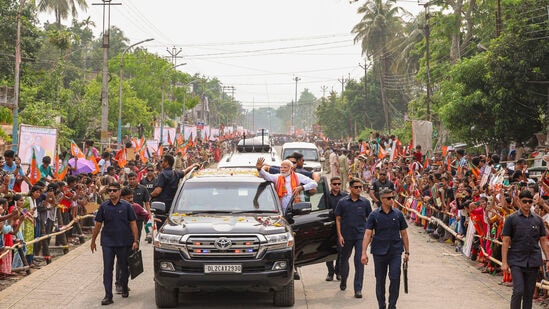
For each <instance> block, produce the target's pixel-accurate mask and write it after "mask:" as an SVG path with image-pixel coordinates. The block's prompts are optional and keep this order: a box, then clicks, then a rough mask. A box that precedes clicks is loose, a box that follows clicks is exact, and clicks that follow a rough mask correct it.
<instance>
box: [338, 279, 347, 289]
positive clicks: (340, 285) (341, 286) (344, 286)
mask: <svg viewBox="0 0 549 309" xmlns="http://www.w3.org/2000/svg"><path fill="white" fill-rule="evenodd" d="M346 288H347V283H345V282H343V281H341V283H340V284H339V289H340V290H342V291H345V289H346Z"/></svg>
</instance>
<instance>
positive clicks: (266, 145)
mask: <svg viewBox="0 0 549 309" xmlns="http://www.w3.org/2000/svg"><path fill="white" fill-rule="evenodd" d="M260 157H264V158H265V163H266V164H268V165H271V166H280V163H281V160H280V158H279V157H278V155H277V153H276V150H275V149H274V147H272V146H271V144H270V142H269V139H268V138H265V137H264V136H256V137H252V138H243V139H241V140H240V141H238V144H237V145H236V147H235V149H234V151H232V152H231V153H229V154H226V155H225V156H223V158H221V160H220V161H219V163H218V164H217V167H219V168H247V167H255V163H256V162H257V159H258V158H260Z"/></svg>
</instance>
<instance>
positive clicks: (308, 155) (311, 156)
mask: <svg viewBox="0 0 549 309" xmlns="http://www.w3.org/2000/svg"><path fill="white" fill-rule="evenodd" d="M294 152H299V153H301V154H303V158H304V159H305V161H318V151H317V150H316V149H296V148H293V149H292V148H286V149H284V153H283V154H282V157H283V158H286V157H287V156H289V155H291V154H292V153H294Z"/></svg>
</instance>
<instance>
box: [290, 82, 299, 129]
mask: <svg viewBox="0 0 549 309" xmlns="http://www.w3.org/2000/svg"><path fill="white" fill-rule="evenodd" d="M300 80H301V78H299V77H297V76H296V77H294V81H295V99H294V101H293V102H292V128H291V131H292V132H291V134H292V135H293V134H295V127H294V104H297V82H298V81H300Z"/></svg>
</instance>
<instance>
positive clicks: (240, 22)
mask: <svg viewBox="0 0 549 309" xmlns="http://www.w3.org/2000/svg"><path fill="white" fill-rule="evenodd" d="M93 2H94V3H101V1H100V0H95V1H93ZM114 2H119V3H122V5H118V6H112V8H111V25H115V26H117V27H119V28H121V29H122V31H124V34H125V36H126V37H128V38H129V39H130V40H131V44H133V43H136V42H138V41H141V40H144V39H147V38H154V41H152V42H148V43H145V44H143V45H142V46H143V47H146V48H147V49H148V50H149V51H150V52H153V53H156V54H158V55H160V56H169V53H168V52H167V50H166V49H170V50H172V48H173V47H175V51H176V52H177V51H179V50H180V49H181V52H180V53H179V56H180V57H182V58H178V59H177V63H183V62H186V63H187V65H184V66H181V67H179V68H178V69H179V70H181V71H184V72H187V73H189V74H191V75H194V74H195V73H199V74H202V75H204V76H206V77H210V78H213V77H217V78H218V79H219V80H220V81H221V82H222V83H223V85H224V86H233V87H235V92H234V94H235V98H236V100H237V101H240V102H241V103H242V104H243V105H244V107H245V108H247V109H251V108H252V106H255V107H256V108H258V107H267V106H272V107H275V108H276V107H278V106H280V105H283V104H286V103H289V102H291V101H292V100H293V99H294V96H295V89H296V88H295V87H296V83H295V81H294V77H296V76H297V77H299V78H300V80H299V81H298V83H297V91H298V97H299V94H300V93H301V91H303V89H304V88H307V89H309V91H310V92H312V93H313V94H314V95H315V96H316V97H317V98H320V97H321V96H322V88H321V87H322V86H326V87H327V89H328V91H330V90H332V89H333V90H335V91H337V92H338V93H339V92H340V91H341V83H340V81H338V79H339V80H341V79H343V78H345V79H347V78H348V77H349V76H350V77H351V78H352V79H359V78H360V77H361V76H362V75H363V74H364V70H363V69H362V68H360V67H359V63H361V64H364V58H363V56H362V55H361V49H360V47H359V46H358V45H354V44H353V38H354V35H353V34H351V29H352V28H353V26H354V25H355V24H357V23H358V21H359V20H360V16H359V15H358V14H357V13H356V11H357V9H358V7H359V6H360V5H361V3H364V1H359V2H356V3H352V4H350V3H349V0H276V1H265V0H154V1H152V0H130V1H125V0H118V1H117V0H113V3H114ZM91 3H92V1H88V4H89V8H88V10H87V11H86V12H82V13H80V14H79V16H78V19H79V20H82V19H84V18H86V17H87V16H91V18H92V20H93V21H94V22H95V23H96V28H97V30H98V33H99V32H100V31H101V28H102V20H103V19H102V13H103V9H102V6H98V5H91ZM398 3H399V5H400V6H402V7H404V8H406V9H407V10H409V11H411V12H413V13H417V12H418V11H419V10H420V7H419V6H418V5H417V2H415V1H413V0H403V1H399V2H398ZM46 20H49V21H50V22H53V21H54V19H53V18H52V17H51V16H47V15H44V16H42V17H41V21H42V22H44V21H46ZM67 23H68V21H64V24H67ZM327 94H328V92H326V95H327Z"/></svg>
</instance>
